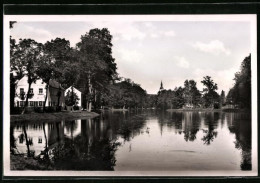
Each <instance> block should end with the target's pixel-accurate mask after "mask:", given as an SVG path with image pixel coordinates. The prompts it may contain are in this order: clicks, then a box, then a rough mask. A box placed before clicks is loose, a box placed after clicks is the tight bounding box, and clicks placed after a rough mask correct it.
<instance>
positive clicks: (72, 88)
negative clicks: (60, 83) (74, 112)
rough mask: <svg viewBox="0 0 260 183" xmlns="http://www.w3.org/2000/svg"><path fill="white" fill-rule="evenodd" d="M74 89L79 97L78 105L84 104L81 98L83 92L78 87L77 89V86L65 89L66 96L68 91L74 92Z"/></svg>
mask: <svg viewBox="0 0 260 183" xmlns="http://www.w3.org/2000/svg"><path fill="white" fill-rule="evenodd" d="M72 90H73V93H76V95H77V96H78V98H79V100H78V104H77V106H79V107H81V106H82V100H81V98H82V96H81V92H80V91H79V90H78V89H76V88H75V87H72V86H71V87H69V88H67V89H66V90H65V96H66V95H67V93H68V92H72Z"/></svg>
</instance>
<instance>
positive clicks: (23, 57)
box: [11, 39, 43, 114]
mask: <svg viewBox="0 0 260 183" xmlns="http://www.w3.org/2000/svg"><path fill="white" fill-rule="evenodd" d="M12 51H13V52H12V56H11V70H14V71H17V72H18V73H19V74H20V75H25V76H27V78H28V81H27V82H28V90H27V94H26V100H25V105H24V108H23V111H22V114H23V113H24V112H25V109H26V107H27V106H28V99H29V98H30V97H31V96H32V93H30V89H31V85H32V83H33V82H35V81H36V80H37V79H38V78H39V77H38V75H37V72H36V71H37V69H38V62H39V61H40V60H41V59H42V55H43V54H42V53H43V46H42V44H40V43H37V42H36V41H34V40H32V39H20V41H19V44H17V45H16V48H15V49H14V50H12Z"/></svg>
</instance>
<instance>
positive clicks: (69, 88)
mask: <svg viewBox="0 0 260 183" xmlns="http://www.w3.org/2000/svg"><path fill="white" fill-rule="evenodd" d="M71 88H72V86H70V87H68V88H67V89H66V90H65V92H67V91H68V90H71ZM73 90H76V91H78V92H80V93H82V92H81V91H80V90H79V89H77V88H75V87H73Z"/></svg>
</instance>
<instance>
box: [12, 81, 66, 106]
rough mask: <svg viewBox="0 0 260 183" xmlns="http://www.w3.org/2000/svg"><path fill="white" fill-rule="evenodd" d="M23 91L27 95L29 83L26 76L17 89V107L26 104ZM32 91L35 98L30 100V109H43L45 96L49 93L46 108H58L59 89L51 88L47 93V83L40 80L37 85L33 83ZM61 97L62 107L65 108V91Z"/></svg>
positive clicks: (19, 82)
mask: <svg viewBox="0 0 260 183" xmlns="http://www.w3.org/2000/svg"><path fill="white" fill-rule="evenodd" d="M21 90H23V91H24V92H25V94H27V91H28V82H27V77H26V76H24V77H23V78H22V79H21V80H19V81H18V83H17V87H16V96H15V106H16V107H22V106H24V104H25V101H26V96H25V97H24V99H23V100H22V98H21V95H20V92H21ZM31 90H32V92H33V96H32V97H31V98H29V99H28V107H43V104H44V100H45V96H46V93H47V100H46V105H45V106H56V105H57V101H58V97H57V92H58V91H59V89H58V88H53V87H51V86H49V89H48V91H47V92H46V83H44V82H43V81H42V79H38V80H37V81H36V82H35V83H32V85H31ZM61 91H62V92H61V97H60V106H62V107H64V106H65V99H64V90H61Z"/></svg>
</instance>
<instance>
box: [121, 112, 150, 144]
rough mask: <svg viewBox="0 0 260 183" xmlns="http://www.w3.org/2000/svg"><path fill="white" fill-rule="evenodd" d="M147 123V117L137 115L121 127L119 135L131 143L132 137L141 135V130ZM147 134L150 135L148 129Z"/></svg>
mask: <svg viewBox="0 0 260 183" xmlns="http://www.w3.org/2000/svg"><path fill="white" fill-rule="evenodd" d="M145 123H146V117H145V116H143V115H137V116H134V117H132V118H131V119H128V120H127V121H124V122H123V123H122V124H121V126H120V127H119V129H118V131H117V133H118V134H119V135H121V137H122V138H123V139H124V140H125V141H130V138H131V136H132V137H134V136H136V135H139V134H141V133H142V132H141V129H142V128H143V127H144V125H145ZM146 132H148V133H149V128H148V127H147V129H146Z"/></svg>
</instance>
